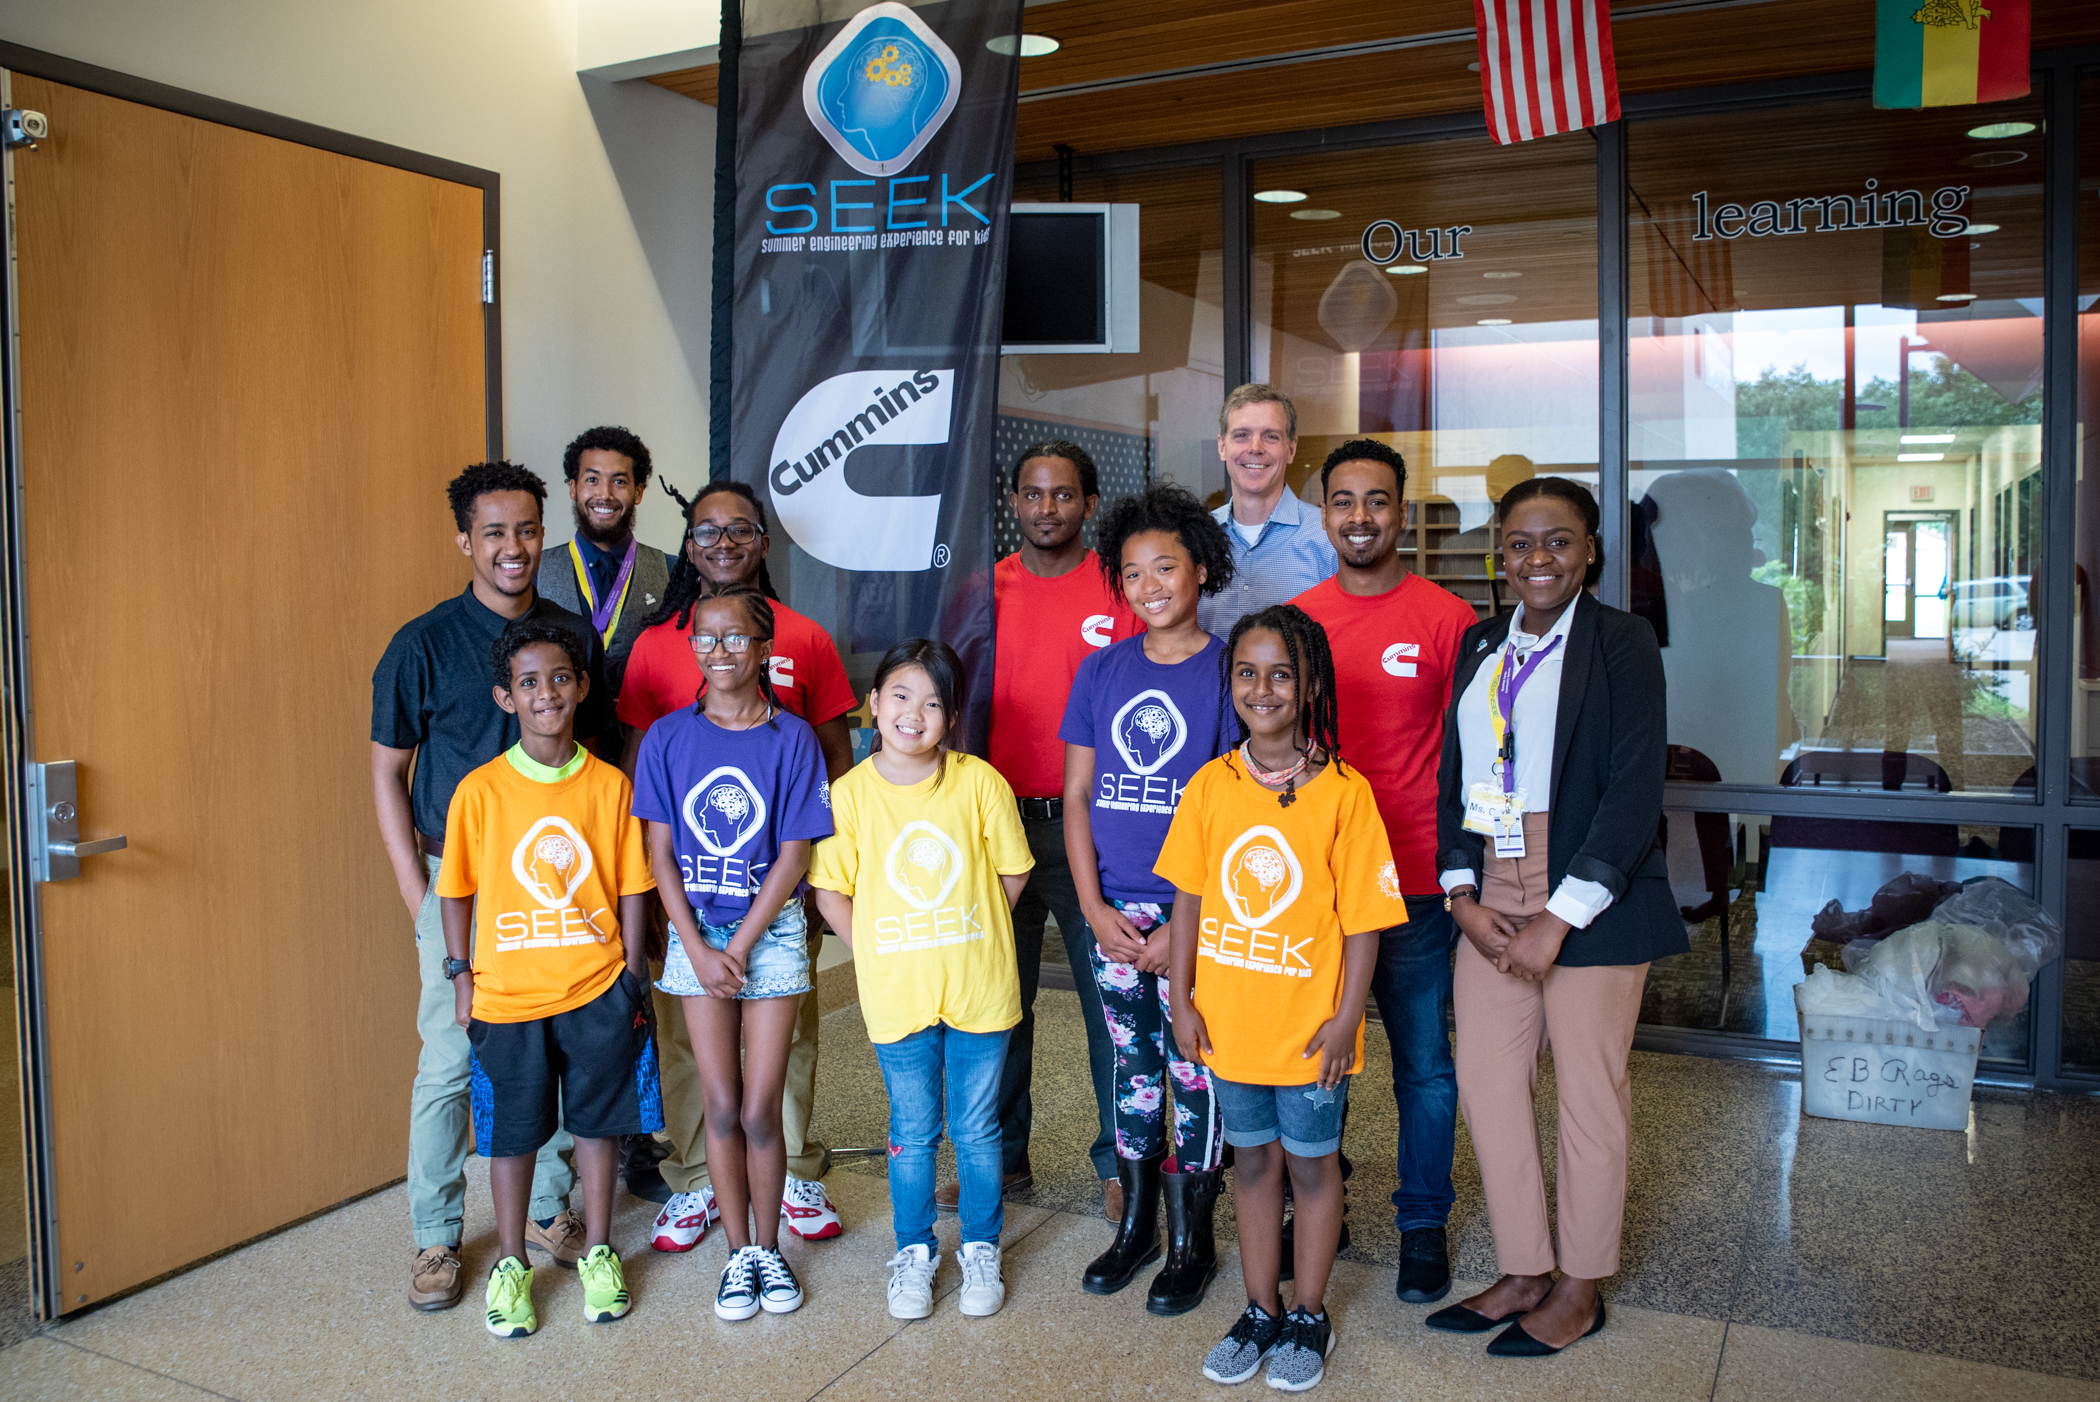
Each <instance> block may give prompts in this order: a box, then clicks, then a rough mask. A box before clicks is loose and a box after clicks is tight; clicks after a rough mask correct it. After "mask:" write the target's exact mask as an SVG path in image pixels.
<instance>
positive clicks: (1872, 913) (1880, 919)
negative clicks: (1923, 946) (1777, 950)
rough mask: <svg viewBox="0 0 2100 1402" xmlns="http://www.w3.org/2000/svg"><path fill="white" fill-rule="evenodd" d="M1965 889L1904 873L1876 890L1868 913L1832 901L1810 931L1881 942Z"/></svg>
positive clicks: (1822, 937)
mask: <svg viewBox="0 0 2100 1402" xmlns="http://www.w3.org/2000/svg"><path fill="white" fill-rule="evenodd" d="M2001 884H2002V883H2001ZM1961 889H1962V888H1961V885H1960V883H1958V882H1954V881H1941V880H1938V879H1937V878H1935V877H1930V876H1927V875H1925V874H1924V873H1923V872H1917V871H1906V872H1902V873H1900V874H1898V875H1897V876H1896V878H1895V879H1894V880H1892V881H1889V882H1888V883H1886V884H1885V885H1883V886H1882V888H1881V889H1880V890H1878V891H1876V892H1875V893H1874V897H1873V899H1872V900H1870V901H1869V902H1868V903H1867V907H1866V909H1864V910H1846V909H1845V908H1844V907H1843V906H1841V905H1839V904H1838V903H1837V902H1836V901H1832V902H1830V903H1829V904H1828V905H1826V906H1824V907H1823V908H1822V909H1821V910H1819V911H1817V912H1816V915H1815V918H1814V919H1813V920H1811V921H1810V922H1809V930H1810V931H1811V932H1812V933H1813V934H1814V936H1815V937H1816V938H1817V939H1819V940H1829V941H1831V942H1832V943H1833V944H1844V943H1846V942H1848V941H1851V940H1857V939H1879V938H1880V937H1881V936H1883V935H1886V934H1888V933H1889V932H1890V931H1891V930H1900V929H1902V928H1903V927H1904V926H1906V925H1915V924H1917V923H1918V922H1919V921H1920V920H1924V919H1926V918H1927V917H1928V916H1930V915H1931V914H1932V913H1933V908H1934V907H1935V906H1937V905H1939V904H1940V902H1942V901H1944V900H1947V899H1948V898H1949V897H1951V896H1954V895H1956V894H1958V893H1959V892H1960V891H1961Z"/></svg>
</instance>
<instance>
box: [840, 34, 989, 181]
mask: <svg viewBox="0 0 2100 1402" xmlns="http://www.w3.org/2000/svg"><path fill="white" fill-rule="evenodd" d="M961 95H962V65H961V64H959V63H957V62H956V61H955V52H954V50H952V49H950V48H949V47H948V46H947V45H946V44H944V43H942V42H941V40H940V36H939V35H937V34H935V33H934V32H933V31H932V30H931V29H928V28H927V27H926V23H925V21H924V20H921V19H920V18H919V17H918V16H917V15H915V14H913V13H912V12H911V11H910V10H909V9H906V8H905V7H904V6H902V5H897V4H887V3H886V4H881V5H870V6H869V7H868V8H867V9H865V10H862V11H861V12H860V13H859V14H857V15H855V16H854V17H853V18H852V19H850V20H848V21H846V27H845V28H844V29H841V30H840V31H839V33H838V37H837V38H835V39H833V40H832V41H831V42H830V43H829V44H826V45H825V46H824V51H823V52H822V53H820V54H818V55H817V58H816V61H815V62H814V63H812V64H810V66H809V71H808V72H806V73H804V74H803V75H802V107H803V110H804V111H806V112H808V113H809V120H810V123H811V125H813V126H815V127H816V129H817V130H818V131H819V132H821V133H822V134H823V137H824V139H825V140H826V141H828V142H830V143H831V149H832V150H834V151H836V152H838V153H839V157H840V159H842V160H844V161H845V162H846V164H847V165H850V166H852V167H853V168H854V169H855V170H857V171H859V172H860V173H861V174H862V175H894V174H895V173H896V172H898V171H900V170H902V169H904V167H906V166H908V165H910V164H911V162H912V159H913V158H914V157H916V156H917V155H918V154H919V152H921V151H923V150H925V149H926V143H927V142H929V141H931V140H933V137H934V133H935V132H938V131H939V130H940V129H941V124H942V123H944V122H946V121H947V120H948V114H949V113H951V112H953V111H954V110H955V102H956V99H957V98H958V97H960V96H961Z"/></svg>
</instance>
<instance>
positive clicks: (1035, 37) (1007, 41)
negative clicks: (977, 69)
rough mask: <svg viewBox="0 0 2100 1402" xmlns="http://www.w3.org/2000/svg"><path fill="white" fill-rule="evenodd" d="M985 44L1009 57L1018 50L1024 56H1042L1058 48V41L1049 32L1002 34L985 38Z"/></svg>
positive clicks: (1052, 52)
mask: <svg viewBox="0 0 2100 1402" xmlns="http://www.w3.org/2000/svg"><path fill="white" fill-rule="evenodd" d="M984 46H985V47H986V48H988V49H990V50H991V51H992V52H993V53H995V54H1003V55H1004V56H1006V57H1007V58H1012V57H1013V56H1014V54H1015V53H1017V52H1018V53H1019V54H1020V55H1021V57H1022V58H1041V57H1042V56H1043V55H1044V54H1054V53H1056V52H1057V50H1058V42H1057V41H1056V40H1055V39H1053V38H1051V37H1050V36H1049V35H1047V34H1000V35H997V36H995V37H993V38H990V39H987V40H985V41H984Z"/></svg>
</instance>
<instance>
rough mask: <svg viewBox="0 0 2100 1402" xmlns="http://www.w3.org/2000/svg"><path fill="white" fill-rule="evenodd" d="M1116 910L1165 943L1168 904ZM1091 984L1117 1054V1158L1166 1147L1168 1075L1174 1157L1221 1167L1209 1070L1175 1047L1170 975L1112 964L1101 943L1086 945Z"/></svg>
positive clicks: (1191, 1165) (1191, 1164)
mask: <svg viewBox="0 0 2100 1402" xmlns="http://www.w3.org/2000/svg"><path fill="white" fill-rule="evenodd" d="M1114 905H1115V907H1116V909H1117V910H1119V911H1121V912H1122V913H1123V915H1124V917H1125V918H1126V919H1128V920H1129V921H1130V923H1131V924H1133V925H1135V926H1136V927H1137V928H1138V931H1139V933H1140V934H1143V935H1145V936H1147V937H1148V939H1149V937H1150V936H1151V934H1152V932H1153V931H1155V930H1157V931H1159V936H1160V938H1161V939H1162V940H1164V939H1165V938H1166V928H1165V927H1166V923H1167V915H1168V913H1169V912H1170V911H1172V910H1173V906H1172V904H1171V903H1170V904H1165V905H1162V904H1157V903H1154V902H1149V901H1147V902H1139V901H1116V902H1114ZM1087 953H1088V954H1089V955H1090V956H1091V957H1092V960H1093V965H1094V982H1095V984H1096V985H1098V986H1099V987H1100V989H1101V1011H1102V1013H1103V1014H1104V1015H1105V1016H1106V1017H1107V1019H1108V1039H1109V1041H1111V1042H1112V1043H1114V1044H1115V1049H1116V1086H1115V1092H1116V1153H1117V1154H1118V1155H1119V1156H1120V1157H1122V1158H1126V1159H1149V1158H1153V1157H1156V1156H1157V1155H1158V1154H1159V1153H1161V1152H1162V1151H1163V1150H1164V1149H1165V1148H1166V1107H1167V1085H1166V1078H1167V1077H1168V1076H1172V1077H1173V1078H1174V1087H1173V1090H1174V1159H1175V1164H1176V1166H1177V1167H1178V1168H1179V1169H1180V1170H1181V1171H1182V1172H1184V1173H1194V1172H1198V1171H1208V1170H1210V1169H1214V1168H1216V1167H1218V1164H1219V1162H1220V1160H1221V1159H1222V1158H1223V1156H1224V1153H1225V1136H1224V1133H1223V1130H1222V1126H1221V1125H1220V1124H1219V1122H1218V1103H1217V1101H1216V1099H1214V1098H1213V1097H1212V1095H1211V1087H1210V1071H1209V1068H1207V1067H1205V1066H1202V1065H1200V1064H1199V1063H1196V1062H1192V1061H1184V1060H1182V1059H1181V1055H1180V1052H1179V1049H1178V1048H1176V1047H1175V1045H1174V1015H1173V1012H1172V1011H1171V1009H1170V1007H1169V1005H1168V1003H1167V978H1166V975H1164V974H1148V973H1144V972H1142V971H1141V970H1139V969H1138V968H1137V966H1136V965H1134V964H1117V963H1112V962H1110V961H1109V960H1108V959H1106V958H1104V957H1103V956H1102V953H1101V946H1100V945H1098V944H1095V945H1091V946H1089V948H1088V950H1087Z"/></svg>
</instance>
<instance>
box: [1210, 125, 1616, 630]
mask: <svg viewBox="0 0 2100 1402" xmlns="http://www.w3.org/2000/svg"><path fill="white" fill-rule="evenodd" d="M1595 150H1596V143H1595V142H1594V141H1592V140H1591V139H1590V138H1589V137H1587V136H1585V135H1582V134H1579V133H1578V134H1576V135H1573V136H1565V137H1556V138H1553V139H1550V140H1545V141H1534V142H1529V143H1526V144H1523V145H1519V146H1509V147H1498V146H1494V145H1491V144H1490V143H1488V142H1487V141H1486V140H1485V139H1484V138H1482V137H1480V136H1477V135H1473V136H1466V137H1461V138H1456V139H1453V140H1449V141H1434V142H1422V143H1418V144H1412V145H1407V146H1397V147H1385V148H1382V149H1376V150H1367V151H1350V152H1340V153H1332V154H1325V155H1317V156H1297V157H1291V158H1289V159H1279V160H1264V161H1256V162H1254V163H1253V165H1252V168H1251V171H1250V180H1251V182H1252V183H1251V185H1250V187H1249V188H1250V189H1251V190H1252V191H1253V194H1254V204H1253V248H1252V260H1253V261H1252V265H1251V267H1250V270H1249V280H1250V284H1251V292H1252V303H1251V320H1252V340H1253V376H1254V378H1255V379H1257V380H1267V381H1268V382H1269V383H1271V384H1273V385H1276V386H1277V387H1278V388H1280V389H1282V390H1283V391H1284V392H1285V393H1287V394H1289V395H1290V396H1291V398H1292V400H1293V401H1294V402H1295V403H1296V404H1297V407H1298V458H1297V461H1296V462H1294V463H1293V464H1292V465H1291V468H1290V472H1289V479H1290V483H1291V487H1292V489H1293V490H1294V491H1297V492H1298V493H1299V494H1300V495H1301V496H1306V497H1308V498H1309V499H1312V500H1317V498H1318V483H1317V481H1315V482H1314V483H1313V486H1312V489H1311V491H1310V492H1308V490H1307V487H1306V482H1307V479H1308V478H1310V477H1312V476H1313V474H1315V473H1317V471H1318V469H1319V466H1320V463H1321V462H1322V461H1323V460H1324V459H1325V458H1326V456H1327V453H1328V451H1329V450H1330V449H1332V448H1333V447H1335V446H1336V445H1338V444H1340V443H1342V442H1344V441H1345V440H1347V439H1350V438H1356V437H1372V438H1378V439H1382V440H1383V441H1385V442H1387V443H1390V444H1392V445H1393V446H1394V447H1395V448H1397V449H1399V451H1400V453H1401V455H1402V456H1403V457H1404V458H1406V460H1407V463H1408V468H1409V473H1408V484H1407V490H1408V496H1409V498H1410V499H1411V500H1412V501H1414V502H1415V503H1417V509H1416V513H1415V523H1416V528H1415V530H1414V531H1413V532H1412V533H1411V534H1410V535H1409V536H1408V538H1407V542H1406V548H1407V549H1408V550H1410V551H1412V552H1413V557H1412V558H1411V559H1410V561H1409V563H1410V565H1411V566H1412V567H1413V568H1415V569H1416V570H1417V571H1418V572H1419V573H1421V574H1424V575H1426V576H1428V577H1429V578H1431V579H1434V580H1436V581H1437V582H1438V583H1440V584H1442V585H1444V586H1445V587H1446V588H1449V589H1451V590H1452V591H1453V592H1454V593H1457V594H1459V595H1460V596H1461V597H1463V598H1465V599H1467V600H1468V601H1469V602H1471V603H1473V604H1474V605H1475V606H1476V607H1479V608H1480V609H1482V610H1483V611H1485V610H1487V609H1488V608H1489V607H1490V605H1491V603H1492V602H1493V593H1494V590H1495V586H1494V584H1493V581H1492V580H1491V578H1490V574H1489V571H1488V569H1487V563H1486V558H1485V557H1486V555H1487V553H1488V551H1489V549H1490V548H1491V542H1490V540H1489V533H1488V529H1487V524H1488V516H1489V513H1490V511H1491V510H1492V503H1493V502H1494V500H1495V499H1497V498H1499V497H1500V496H1501V494H1502V492H1503V490H1504V489H1505V488H1506V487H1507V486H1508V485H1509V484H1510V483H1512V482H1517V481H1521V480H1523V479H1524V478H1527V477H1530V476H1533V475H1539V474H1550V473H1559V474H1562V475H1565V476H1570V477H1576V478H1579V479H1581V480H1583V481H1586V482H1590V483H1592V484H1594V483H1595V482H1596V480H1597V176H1596V161H1595ZM1212 467H1213V468H1214V469H1216V471H1215V475H1214V480H1213V481H1212V483H1211V490H1212V492H1213V494H1214V495H1213V499H1214V500H1217V501H1222V500H1223V499H1224V496H1223V493H1224V487H1225V482H1224V475H1223V471H1222V468H1221V467H1220V465H1219V464H1217V463H1216V462H1215V461H1213V463H1212Z"/></svg>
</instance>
